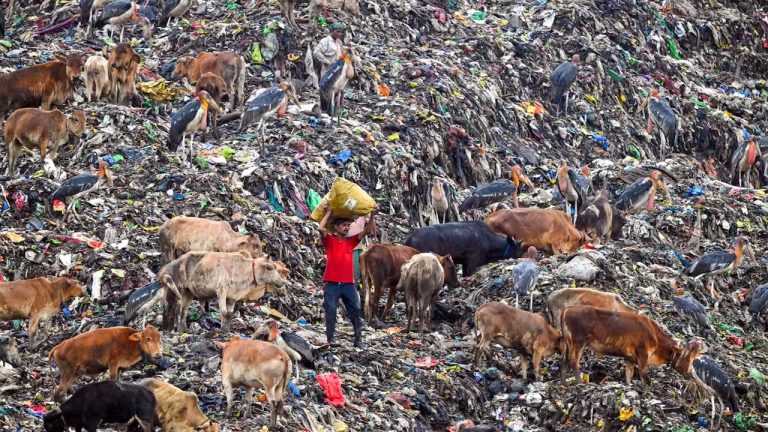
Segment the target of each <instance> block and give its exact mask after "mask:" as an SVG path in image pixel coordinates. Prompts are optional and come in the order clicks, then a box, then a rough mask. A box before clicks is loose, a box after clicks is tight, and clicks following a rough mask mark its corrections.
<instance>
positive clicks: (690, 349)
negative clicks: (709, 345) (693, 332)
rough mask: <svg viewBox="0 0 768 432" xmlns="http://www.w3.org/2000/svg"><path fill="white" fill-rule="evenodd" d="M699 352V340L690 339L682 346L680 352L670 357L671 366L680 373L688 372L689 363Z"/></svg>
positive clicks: (689, 368)
mask: <svg viewBox="0 0 768 432" xmlns="http://www.w3.org/2000/svg"><path fill="white" fill-rule="evenodd" d="M700 352H701V342H700V341H699V340H698V339H696V338H694V339H691V340H690V341H689V342H688V343H687V344H686V345H685V346H684V347H683V348H682V352H680V354H678V355H677V356H676V357H675V358H673V359H672V364H671V366H672V367H673V368H674V369H675V370H676V371H678V372H680V373H681V374H688V373H689V371H690V370H691V363H692V362H693V361H694V360H695V359H696V357H698V356H699V353H700Z"/></svg>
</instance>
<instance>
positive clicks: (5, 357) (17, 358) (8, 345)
mask: <svg viewBox="0 0 768 432" xmlns="http://www.w3.org/2000/svg"><path fill="white" fill-rule="evenodd" d="M0 361H4V362H6V363H9V364H10V365H11V366H16V367H18V366H21V355H19V347H18V346H17V344H16V339H14V338H13V337H12V336H0Z"/></svg>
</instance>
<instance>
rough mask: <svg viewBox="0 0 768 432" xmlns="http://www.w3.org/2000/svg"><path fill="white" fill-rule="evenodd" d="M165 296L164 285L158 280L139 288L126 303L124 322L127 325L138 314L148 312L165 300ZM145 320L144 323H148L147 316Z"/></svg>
mask: <svg viewBox="0 0 768 432" xmlns="http://www.w3.org/2000/svg"><path fill="white" fill-rule="evenodd" d="M164 297H165V291H163V286H162V285H160V282H158V281H154V282H152V283H150V284H147V285H144V286H143V287H141V288H137V289H136V290H134V291H133V292H132V293H131V296H130V297H128V303H126V305H125V317H124V318H123V320H124V323H125V324H126V325H127V324H129V323H130V322H131V321H132V320H133V319H134V318H136V317H137V316H139V315H143V314H146V313H147V312H149V311H150V310H151V309H152V308H153V307H154V306H155V305H156V304H158V303H160V302H161V301H163V298H164ZM144 321H145V322H144V324H146V317H145V318H144ZM142 327H144V326H142Z"/></svg>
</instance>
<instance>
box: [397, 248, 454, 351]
mask: <svg viewBox="0 0 768 432" xmlns="http://www.w3.org/2000/svg"><path fill="white" fill-rule="evenodd" d="M446 262H448V265H450V266H453V262H452V260H451V256H450V255H446V256H437V255H435V254H433V253H429V252H427V253H420V254H416V255H414V256H413V257H412V258H411V259H410V260H408V262H407V263H405V264H404V265H403V267H402V270H401V275H400V281H399V282H398V283H397V290H398V291H402V292H404V293H405V309H406V313H407V315H408V325H407V326H406V328H405V331H406V332H410V331H411V324H414V323H415V322H416V316H417V315H418V316H419V337H421V336H423V334H424V333H423V330H422V327H424V325H425V322H426V327H427V330H429V324H430V321H431V317H432V313H433V312H434V309H435V303H436V302H437V292H438V291H439V290H440V288H441V287H442V286H443V282H444V279H445V277H444V273H443V265H445V264H446Z"/></svg>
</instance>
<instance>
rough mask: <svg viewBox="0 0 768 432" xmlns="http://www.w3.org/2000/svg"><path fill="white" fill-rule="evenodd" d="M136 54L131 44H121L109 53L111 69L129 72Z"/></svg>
mask: <svg viewBox="0 0 768 432" xmlns="http://www.w3.org/2000/svg"><path fill="white" fill-rule="evenodd" d="M134 55H136V53H135V52H134V51H133V48H131V45H130V44H127V43H120V44H118V45H117V46H116V47H115V49H113V50H112V52H111V53H109V67H110V69H113V70H115V71H128V70H129V69H130V67H131V63H133V62H134V61H135V59H134ZM137 57H138V55H137Z"/></svg>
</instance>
